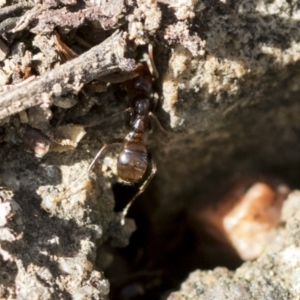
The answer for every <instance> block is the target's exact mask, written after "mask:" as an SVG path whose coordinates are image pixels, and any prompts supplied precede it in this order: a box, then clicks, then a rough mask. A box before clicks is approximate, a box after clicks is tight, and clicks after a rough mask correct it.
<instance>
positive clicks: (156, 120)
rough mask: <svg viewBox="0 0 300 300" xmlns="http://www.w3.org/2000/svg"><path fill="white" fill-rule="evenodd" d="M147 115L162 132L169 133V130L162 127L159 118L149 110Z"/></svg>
mask: <svg viewBox="0 0 300 300" xmlns="http://www.w3.org/2000/svg"><path fill="white" fill-rule="evenodd" d="M149 116H150V117H151V118H152V119H153V120H154V121H155V122H156V125H157V126H158V128H159V129H160V130H161V131H162V132H163V133H165V134H170V132H169V131H167V130H166V129H164V128H163V127H162V126H161V124H160V122H159V120H158V119H157V117H156V116H155V115H154V114H153V113H152V112H151V111H150V112H149Z"/></svg>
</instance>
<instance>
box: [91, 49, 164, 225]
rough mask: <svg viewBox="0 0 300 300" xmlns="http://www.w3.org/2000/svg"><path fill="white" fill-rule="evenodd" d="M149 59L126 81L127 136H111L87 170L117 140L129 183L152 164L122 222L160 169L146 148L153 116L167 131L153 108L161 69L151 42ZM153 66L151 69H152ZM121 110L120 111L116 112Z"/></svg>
mask: <svg viewBox="0 0 300 300" xmlns="http://www.w3.org/2000/svg"><path fill="white" fill-rule="evenodd" d="M149 60H150V66H149V62H142V63H139V64H138V66H137V68H136V69H135V70H134V72H135V73H136V74H137V76H136V77H134V78H133V79H130V80H128V81H126V82H124V86H125V90H126V92H127V95H128V102H129V103H128V104H129V107H128V108H127V109H126V110H125V111H126V112H129V113H130V122H129V126H130V131H129V133H128V134H127V135H126V137H125V138H124V139H120V138H119V139H111V140H110V141H108V142H107V143H105V144H104V145H103V147H102V148H101V149H100V150H99V151H98V153H97V154H96V156H95V158H94V159H93V161H92V162H91V164H90V165H89V167H88V170H87V172H89V171H90V170H91V168H92V167H93V166H94V164H95V162H96V160H97V159H98V158H99V157H100V156H101V154H102V153H103V151H104V150H105V149H107V148H108V147H109V146H110V145H112V144H118V143H119V144H122V149H121V151H120V153H119V156H118V162H117V172H118V176H119V177H120V179H122V180H123V181H125V182H127V183H129V184H135V183H139V182H141V180H142V179H143V178H144V176H145V174H146V171H147V169H148V167H151V171H150V173H149V175H148V177H147V178H146V179H145V180H144V182H143V183H142V184H141V185H140V187H139V190H138V192H137V193H136V194H135V196H134V197H133V198H132V199H131V200H130V201H129V203H128V204H127V205H126V207H125V208H124V210H123V211H122V220H121V223H122V225H123V224H124V221H125V216H126V214H127V212H128V209H129V208H130V206H131V205H132V203H133V202H134V201H135V200H136V198H137V197H138V196H139V195H141V194H142V193H143V192H144V191H145V189H146V188H147V186H148V185H149V183H150V182H151V180H152V179H153V177H154V175H155V173H156V171H157V168H156V164H155V161H154V160H153V158H152V157H151V154H150V152H149V151H148V150H147V148H146V145H145V141H144V136H145V134H146V133H147V132H149V131H150V129H151V121H150V118H152V119H154V120H155V121H156V123H157V124H158V126H159V128H160V129H161V130H162V131H165V130H164V129H163V128H162V126H161V125H160V123H159V121H158V119H157V118H156V116H155V115H154V114H153V111H154V109H155V108H156V106H157V98H155V97H154V96H153V94H154V93H153V84H154V79H155V77H156V78H157V77H158V75H157V74H158V73H157V71H156V68H155V66H154V63H153V50H152V45H150V46H149ZM150 67H151V69H152V73H151V72H150ZM118 114H120V113H117V114H115V115H118ZM115 115H113V116H115Z"/></svg>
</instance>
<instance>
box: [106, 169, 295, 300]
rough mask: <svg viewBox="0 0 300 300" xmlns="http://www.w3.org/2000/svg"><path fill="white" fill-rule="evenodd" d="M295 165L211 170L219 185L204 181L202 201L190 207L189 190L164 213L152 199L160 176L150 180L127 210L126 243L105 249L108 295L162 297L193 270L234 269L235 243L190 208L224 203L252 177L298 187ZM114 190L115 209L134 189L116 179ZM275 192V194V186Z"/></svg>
mask: <svg viewBox="0 0 300 300" xmlns="http://www.w3.org/2000/svg"><path fill="white" fill-rule="evenodd" d="M297 169H298V170H299V168H296V167H295V166H285V167H282V166H279V167H272V168H269V167H265V168H262V169H261V171H260V173H256V174H251V175H249V174H247V175H245V174H240V175H239V177H240V178H238V179H237V177H236V176H235V177H234V176H233V178H229V176H226V174H218V175H217V176H216V175H215V174H212V176H211V178H208V181H214V185H213V186H214V187H215V186H216V183H217V186H219V189H217V190H216V189H215V188H214V187H213V186H209V185H207V184H206V183H203V186H204V185H205V186H206V187H207V188H206V189H203V188H202V193H201V195H200V196H199V197H201V198H203V199H206V200H205V201H204V202H205V204H204V205H202V206H197V205H196V206H195V203H194V202H195V201H193V200H191V199H194V198H195V197H194V196H193V195H192V194H193V193H191V195H184V197H185V198H186V199H187V203H188V204H187V205H186V206H184V207H181V209H178V208H176V209H174V210H173V211H172V209H168V210H167V211H168V212H165V211H164V209H162V208H161V207H159V202H158V199H157V198H156V194H157V193H156V191H157V190H156V187H157V184H158V180H159V178H156V179H154V180H153V182H152V183H151V185H150V186H149V187H148V189H147V191H146V192H145V193H144V194H143V195H142V196H141V197H140V198H139V199H138V201H136V202H135V204H134V205H133V206H132V208H131V209H130V211H129V214H128V218H133V219H134V220H135V222H136V226H137V229H136V231H135V232H134V233H133V235H132V236H131V239H130V244H129V245H128V246H127V247H125V248H122V249H116V248H110V247H109V246H107V247H108V248H107V251H108V252H109V253H110V254H112V256H113V262H112V263H111V264H110V265H109V266H108V268H106V269H105V270H104V271H105V276H106V277H107V278H108V279H109V281H110V284H111V288H110V291H111V292H110V299H113V300H114V299H121V300H123V299H124V300H125V299H126V300H138V299H166V298H167V296H168V295H169V294H170V293H171V292H172V291H175V290H176V289H178V288H179V287H180V284H181V283H182V282H183V281H184V280H185V279H186V278H187V276H188V275H189V273H190V272H192V271H194V270H196V269H201V270H208V269H213V268H215V267H222V266H223V267H227V268H228V269H231V270H234V269H236V268H237V267H239V266H240V265H241V264H242V263H243V260H242V259H241V258H240V256H239V254H238V253H237V251H236V250H235V248H234V247H233V246H232V245H230V244H228V243H226V242H224V240H222V238H221V239H220V238H219V237H218V236H216V232H215V231H212V230H210V229H211V227H214V224H215V223H214V222H212V223H210V222H208V223H205V222H203V223H201V222H200V223H197V222H196V223H195V220H193V215H194V211H197V210H198V211H201V210H202V209H203V210H204V211H206V212H207V211H208V214H210V213H211V211H214V209H215V207H214V208H213V210H205V207H206V205H207V202H210V201H216V200H210V199H219V200H218V201H219V202H222V201H223V202H225V201H227V200H226V199H228V197H229V198H230V197H237V196H236V195H237V194H239V193H240V191H241V190H243V191H242V193H244V192H245V191H247V190H249V189H250V187H252V186H253V185H254V184H255V183H257V182H263V184H264V183H265V184H266V185H269V186H270V187H271V188H272V187H273V188H274V190H276V189H277V188H278V187H279V186H281V187H282V185H281V184H283V183H284V184H286V185H287V186H288V187H290V188H291V189H294V188H296V187H297V185H298V187H299V183H298V178H299V175H300V172H299V171H298V170H297ZM262 174H263V175H262ZM227 175H228V174H227ZM225 178H226V180H225ZM222 182H223V183H222ZM200 190H201V189H200ZM113 191H114V195H115V200H116V203H117V204H116V207H115V210H116V211H121V210H122V208H123V207H124V206H125V205H126V203H124V202H122V201H124V199H130V198H131V197H132V195H133V194H134V193H135V189H134V188H132V187H129V186H124V185H122V184H115V185H114V187H113ZM277 192H278V193H280V190H279V189H277ZM281 192H282V190H281ZM283 193H287V191H286V190H285V191H283ZM224 195H225V196H224ZM266 197H268V196H266ZM220 199H221V200H220ZM189 200H190V201H189ZM174 201H176V199H174ZM218 201H217V202H218ZM223 207H224V206H223ZM222 209H223V208H222ZM222 209H221V210H222ZM217 210H218V208H216V214H215V216H214V217H211V218H212V219H214V218H215V219H216V218H219V217H220V209H219V212H217ZM206 215H207V214H206ZM258 218H259V216H258ZM211 224H212V225H211Z"/></svg>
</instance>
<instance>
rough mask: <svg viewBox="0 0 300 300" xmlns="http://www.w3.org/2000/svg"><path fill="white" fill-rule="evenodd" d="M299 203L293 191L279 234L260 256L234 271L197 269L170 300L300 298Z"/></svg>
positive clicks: (299, 199)
mask: <svg viewBox="0 0 300 300" xmlns="http://www.w3.org/2000/svg"><path fill="white" fill-rule="evenodd" d="M299 204H300V192H299V191H297V192H293V193H291V194H290V196H289V198H288V199H287V201H286V203H285V204H284V207H283V211H282V226H281V227H280V228H279V229H278V234H277V237H276V239H275V240H274V243H273V244H272V245H271V246H270V247H269V248H268V249H267V250H266V252H265V253H264V254H263V255H261V257H260V258H259V259H257V260H255V261H253V262H246V263H244V264H243V265H242V266H241V267H239V268H238V269H237V270H235V271H234V272H233V271H229V270H227V269H225V268H216V269H214V270H212V271H200V270H197V271H195V272H193V273H191V274H190V275H189V278H188V279H187V280H186V281H185V282H184V283H183V284H182V285H181V288H180V291H178V292H175V293H172V294H171V295H170V296H169V297H168V298H167V299H168V300H188V299H199V300H200V299H201V300H202V299H205V300H208V299H215V300H225V299H232V300H236V299H253V300H256V299H257V300H260V299H278V300H279V299H282V300H284V299H299V294H300V286H299V276H298V274H299V271H300V255H299V253H300V249H299V241H298V234H299V217H300V215H299V209H298V207H299Z"/></svg>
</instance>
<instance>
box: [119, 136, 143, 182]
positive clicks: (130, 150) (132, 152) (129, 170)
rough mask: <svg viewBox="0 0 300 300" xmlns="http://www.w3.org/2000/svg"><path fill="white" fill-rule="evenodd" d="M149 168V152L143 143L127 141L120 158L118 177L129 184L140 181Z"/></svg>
mask: <svg viewBox="0 0 300 300" xmlns="http://www.w3.org/2000/svg"><path fill="white" fill-rule="evenodd" d="M147 167H148V152H147V149H146V147H145V145H144V143H143V142H142V143H141V142H140V141H139V142H138V141H126V142H125V143H124V144H123V147H122V150H121V152H120V154H119V158H118V164H117V169H118V176H119V177H120V178H121V179H122V180H124V181H126V182H129V183H136V182H138V181H140V180H141V179H142V178H143V176H144V174H145V172H146V170H147Z"/></svg>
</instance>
